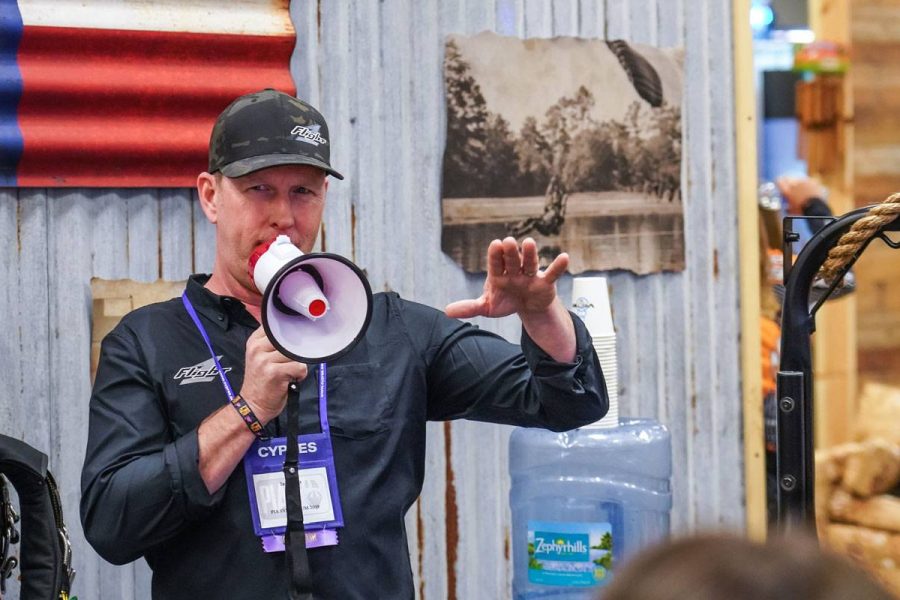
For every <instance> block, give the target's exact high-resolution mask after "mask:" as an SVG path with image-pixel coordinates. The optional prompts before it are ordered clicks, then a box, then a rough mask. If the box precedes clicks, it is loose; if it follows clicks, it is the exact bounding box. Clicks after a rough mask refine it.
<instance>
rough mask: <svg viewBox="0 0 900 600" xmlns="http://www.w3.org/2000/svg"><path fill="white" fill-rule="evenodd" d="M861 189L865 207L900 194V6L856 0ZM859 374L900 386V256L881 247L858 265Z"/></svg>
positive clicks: (859, 201)
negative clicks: (891, 195)
mask: <svg viewBox="0 0 900 600" xmlns="http://www.w3.org/2000/svg"><path fill="white" fill-rule="evenodd" d="M850 15H851V20H850V34H851V39H852V50H853V55H852V56H853V63H852V69H853V97H854V125H855V127H854V129H855V139H854V163H853V170H854V190H855V200H856V205H857V206H864V205H867V204H874V203H877V202H881V201H882V200H884V199H885V198H886V197H887V196H889V195H890V194H892V193H895V192H900V5H898V3H897V2H895V1H893V0H854V1H853V2H852V3H851V5H850ZM856 275H857V286H858V288H857V289H858V291H857V294H856V296H857V309H858V310H857V323H858V327H859V329H858V339H859V362H858V364H859V375H860V378H861V379H878V380H881V381H892V382H895V383H900V375H898V374H897V373H898V370H897V367H900V359H894V358H892V357H897V356H900V301H898V300H897V299H898V298H900V255H898V254H897V253H896V252H892V251H891V250H890V249H888V248H887V247H886V246H885V245H884V244H882V243H881V242H878V241H876V242H873V244H872V245H871V246H870V247H869V249H868V250H867V251H866V253H865V254H864V255H863V257H862V258H861V259H860V261H859V263H857V267H856Z"/></svg>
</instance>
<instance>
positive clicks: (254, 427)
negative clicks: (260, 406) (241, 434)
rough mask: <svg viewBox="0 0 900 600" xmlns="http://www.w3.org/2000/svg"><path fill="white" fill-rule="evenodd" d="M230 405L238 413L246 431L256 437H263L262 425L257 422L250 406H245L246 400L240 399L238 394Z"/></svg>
mask: <svg viewBox="0 0 900 600" xmlns="http://www.w3.org/2000/svg"><path fill="white" fill-rule="evenodd" d="M231 405H232V406H233V407H234V409H235V410H236V411H238V414H239V415H241V418H242V419H244V423H246V424H247V429H249V430H250V431H251V432H253V435H255V436H256V437H263V426H262V423H260V422H259V419H258V418H257V416H256V414H255V413H254V412H253V409H251V408H250V405H249V404H247V401H246V400H244V399H243V398H241V395H240V394H238V395H237V396H235V397H234V398H232V399H231Z"/></svg>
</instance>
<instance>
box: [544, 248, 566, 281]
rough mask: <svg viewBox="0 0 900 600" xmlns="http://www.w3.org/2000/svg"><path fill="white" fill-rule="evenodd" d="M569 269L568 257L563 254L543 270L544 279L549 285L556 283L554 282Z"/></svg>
mask: <svg viewBox="0 0 900 600" xmlns="http://www.w3.org/2000/svg"><path fill="white" fill-rule="evenodd" d="M568 268H569V255H568V254H566V253H565V252H563V253H562V254H560V255H559V256H557V257H556V258H554V259H553V262H552V263H550V266H549V267H547V268H546V269H545V270H544V273H543V276H544V279H545V280H546V281H548V282H550V283H556V280H557V279H559V278H560V277H562V274H563V273H565V272H566V269H568Z"/></svg>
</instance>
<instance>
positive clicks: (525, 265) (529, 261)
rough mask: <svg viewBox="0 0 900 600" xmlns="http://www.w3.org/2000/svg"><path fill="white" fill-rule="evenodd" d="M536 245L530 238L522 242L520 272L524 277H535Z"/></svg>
mask: <svg viewBox="0 0 900 600" xmlns="http://www.w3.org/2000/svg"><path fill="white" fill-rule="evenodd" d="M538 268H539V263H538V251H537V243H536V242H535V241H534V240H533V239H532V238H525V240H524V241H523V242H522V272H523V273H525V274H526V275H529V276H531V275H536V274H537V272H538Z"/></svg>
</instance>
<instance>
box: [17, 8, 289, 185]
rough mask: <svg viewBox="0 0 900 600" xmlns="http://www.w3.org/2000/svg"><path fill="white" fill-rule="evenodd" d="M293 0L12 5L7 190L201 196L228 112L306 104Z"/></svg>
mask: <svg viewBox="0 0 900 600" xmlns="http://www.w3.org/2000/svg"><path fill="white" fill-rule="evenodd" d="M288 7H289V0H231V1H229V2H222V1H221V0H89V1H84V0H18V1H16V0H0V186H20V187H72V186H76V187H193V186H194V185H195V182H196V178H197V174H198V173H200V172H201V171H204V170H206V164H207V145H208V143H209V134H210V130H211V129H212V125H213V123H214V121H215V118H216V116H217V115H218V114H219V112H221V111H222V109H224V108H225V107H226V106H227V105H228V103H229V102H231V100H233V99H234V98H235V97H237V96H239V95H241V94H243V93H246V92H250V91H255V90H260V89H263V88H275V89H279V90H282V91H285V92H288V93H291V94H293V93H295V86H294V83H293V81H292V79H291V76H290V70H289V63H290V58H291V53H292V52H293V50H294V46H295V43H296V38H295V33H294V28H293V26H292V24H291V21H290V16H289V13H288Z"/></svg>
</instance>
